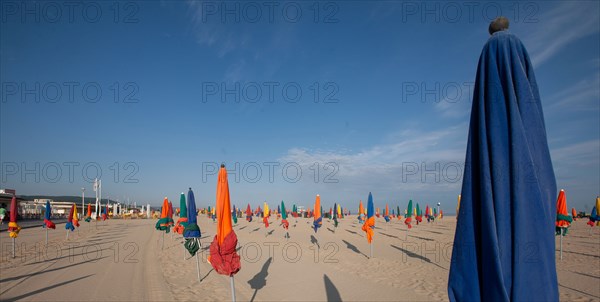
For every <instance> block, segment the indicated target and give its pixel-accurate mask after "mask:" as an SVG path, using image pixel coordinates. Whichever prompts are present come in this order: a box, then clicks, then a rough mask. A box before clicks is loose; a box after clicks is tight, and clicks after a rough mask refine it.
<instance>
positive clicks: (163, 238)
mask: <svg viewBox="0 0 600 302" xmlns="http://www.w3.org/2000/svg"><path fill="white" fill-rule="evenodd" d="M160 249H161V250H164V249H165V233H164V232H163V233H162V244H161V246H160Z"/></svg>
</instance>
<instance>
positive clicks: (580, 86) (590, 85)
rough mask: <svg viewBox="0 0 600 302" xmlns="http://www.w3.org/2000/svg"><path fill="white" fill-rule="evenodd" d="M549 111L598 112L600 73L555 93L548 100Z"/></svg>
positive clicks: (599, 105)
mask: <svg viewBox="0 0 600 302" xmlns="http://www.w3.org/2000/svg"><path fill="white" fill-rule="evenodd" d="M547 100H548V103H549V104H550V105H549V106H548V107H547V108H548V110H549V111H551V112H553V111H559V112H561V113H564V110H569V111H573V110H576V111H589V110H595V111H598V109H599V108H600V104H599V103H598V100H600V72H596V74H595V75H594V76H592V77H589V78H585V79H582V80H580V81H578V82H575V83H573V84H572V85H569V86H568V87H566V88H565V89H563V90H561V91H558V92H556V93H553V94H551V95H549V96H548V98H547Z"/></svg>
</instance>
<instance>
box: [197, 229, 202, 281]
mask: <svg viewBox="0 0 600 302" xmlns="http://www.w3.org/2000/svg"><path fill="white" fill-rule="evenodd" d="M196 240H197V241H198V245H199V246H200V249H202V243H200V239H199V238H196ZM196 270H197V271H198V282H200V281H201V280H200V259H199V258H198V252H196Z"/></svg>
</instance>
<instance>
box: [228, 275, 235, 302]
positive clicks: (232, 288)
mask: <svg viewBox="0 0 600 302" xmlns="http://www.w3.org/2000/svg"><path fill="white" fill-rule="evenodd" d="M229 280H231V301H233V302H235V283H234V282H233V275H231V276H229Z"/></svg>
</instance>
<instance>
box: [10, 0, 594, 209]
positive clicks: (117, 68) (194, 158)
mask: <svg viewBox="0 0 600 302" xmlns="http://www.w3.org/2000/svg"><path fill="white" fill-rule="evenodd" d="M52 3H53V4H52V5H48V4H47V3H45V2H18V1H17V2H10V1H9V2H3V3H2V7H1V9H2V11H1V18H2V19H1V20H0V21H1V22H2V26H1V28H0V34H1V36H0V38H1V39H0V56H1V57H0V63H1V65H0V76H1V82H2V87H1V89H2V94H1V96H2V102H1V103H0V106H1V110H0V111H1V112H0V116H1V121H0V126H1V129H0V135H1V141H2V144H0V156H1V162H2V179H1V182H0V187H3V188H14V189H16V190H17V193H18V194H50V195H79V194H80V193H81V187H86V188H87V189H86V194H87V195H88V196H89V195H90V194H91V190H92V187H91V183H90V182H89V180H90V179H92V178H93V177H94V176H95V175H97V174H98V173H97V172H98V171H101V173H102V179H103V185H104V188H103V196H104V197H106V196H110V197H111V198H112V199H117V198H118V199H120V200H124V199H127V198H129V199H130V200H132V201H137V202H138V203H147V202H148V203H151V204H153V205H159V203H160V202H161V201H162V198H163V197H165V196H167V197H169V198H171V199H173V200H177V198H178V194H179V193H180V192H182V191H186V190H187V188H188V187H192V188H193V189H194V192H195V195H196V199H197V203H198V206H199V207H203V206H207V205H209V204H212V203H213V202H214V199H215V189H216V174H213V173H212V171H213V170H212V169H213V168H214V167H215V165H217V164H220V163H222V162H223V163H225V164H226V165H227V166H228V168H229V169H230V173H231V174H230V189H231V196H232V199H233V202H234V204H237V205H244V206H245V205H246V204H247V203H250V204H252V205H253V206H255V205H257V204H259V203H261V204H262V202H263V201H267V202H269V203H271V204H275V203H277V202H280V201H281V200H284V201H286V204H287V203H290V204H292V203H296V204H299V205H305V206H308V205H311V204H312V203H314V198H315V195H316V194H320V195H321V197H322V203H323V204H324V206H325V207H327V206H330V205H333V203H334V202H338V203H339V202H341V203H342V204H343V205H344V206H346V207H349V208H350V209H352V210H353V211H356V208H357V206H358V201H359V200H363V201H364V200H366V198H367V196H368V193H369V192H373V195H374V199H375V202H376V204H377V206H380V207H384V206H385V203H389V204H390V205H393V206H394V207H395V206H396V205H400V206H401V207H405V206H406V204H407V202H408V200H409V199H413V200H414V201H417V202H419V203H422V204H426V203H428V204H434V203H437V202H441V203H442V205H443V208H445V209H446V211H447V212H454V207H455V204H456V196H457V195H458V194H459V192H460V185H461V180H462V178H461V174H462V167H463V166H462V165H463V162H464V154H465V149H466V139H467V132H468V117H469V114H470V104H471V99H470V94H471V91H472V83H473V81H474V77H475V71H476V68H477V61H478V57H479V54H480V52H481V49H482V47H483V45H484V44H485V42H486V40H487V39H488V37H489V35H488V33H487V27H488V24H489V21H490V20H491V19H493V18H494V17H496V16H497V15H499V14H502V15H505V16H507V17H508V18H509V19H511V29H510V30H511V32H512V33H514V34H516V35H517V36H519V37H520V38H521V39H522V41H523V43H524V44H525V46H526V47H527V49H528V51H529V53H530V55H531V57H532V61H533V64H534V66H535V72H536V77H537V81H538V86H539V87H540V93H541V97H542V102H543V107H544V113H545V118H546V125H547V131H548V138H549V144H550V150H551V154H552V159H553V163H554V169H555V173H556V176H557V182H558V185H559V188H564V189H565V190H566V191H567V197H568V202H569V207H576V208H577V209H581V210H585V209H587V210H588V211H589V210H591V205H592V203H593V201H594V199H595V197H596V196H597V195H598V194H599V191H600V188H599V187H600V175H599V174H600V173H599V172H598V171H600V159H599V158H600V133H599V131H600V118H599V115H600V112H599V100H600V92H599V87H600V57H599V53H600V25H599V20H600V16H599V11H600V7H599V4H598V2H595V1H570V2H558V1H557V2H552V1H543V2H525V3H521V2H485V3H478V4H473V2H430V1H427V2H394V1H390V2H385V1H379V2H378V1H349V2H317V1H296V2H269V1H265V2H262V1H260V2H235V1H229V2H225V3H221V2H213V1H203V2H201V1H188V2H183V1H147V2H127V3H126V2H119V3H118V5H117V4H115V3H116V2H111V1H101V2H93V1H91V2H86V3H84V4H80V5H77V6H75V7H70V6H69V5H70V4H69V2H60V1H59V2H52ZM274 3H275V4H277V5H276V6H273V5H274ZM271 9H272V10H271ZM223 12H225V13H223ZM36 83H39V88H37V87H38V86H36ZM236 85H237V86H236ZM98 90H99V91H101V94H98ZM28 91H29V92H28ZM71 93H73V95H71ZM36 165H37V166H36ZM84 168H85V169H84ZM284 168H285V169H284ZM231 170H233V171H231ZM28 171H29V172H28ZM270 171H271V172H272V175H270ZM232 172H235V174H233V173H232ZM298 172H300V173H298Z"/></svg>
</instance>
